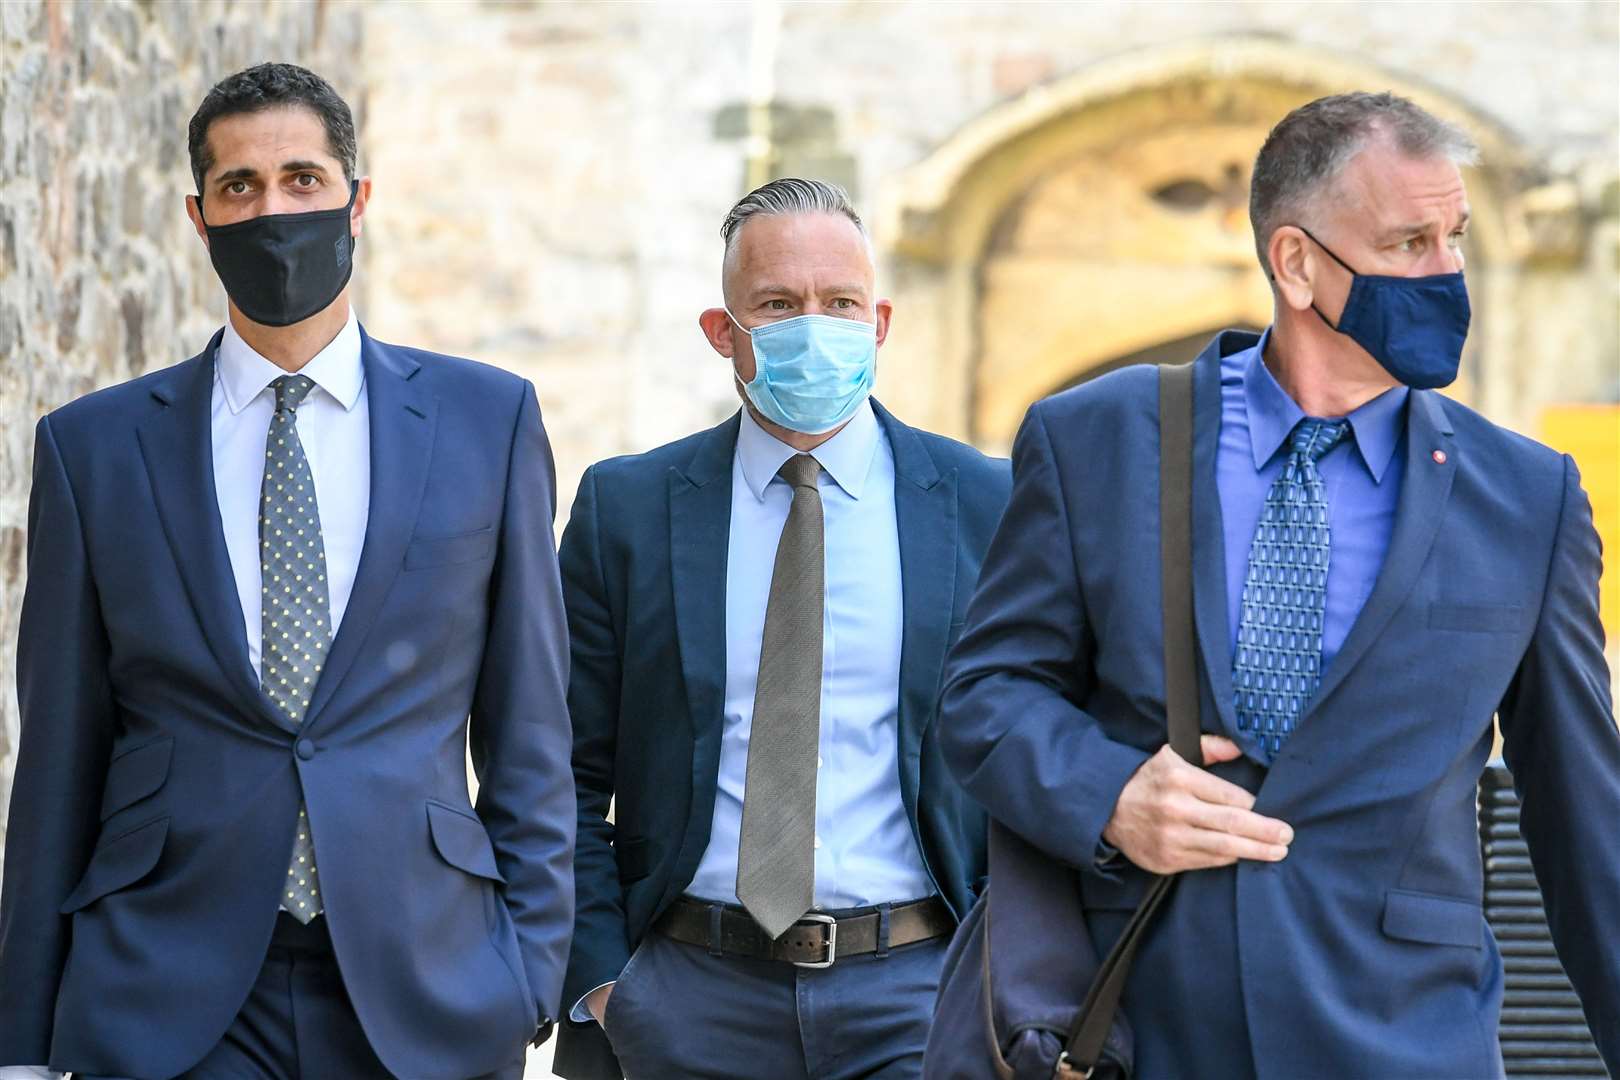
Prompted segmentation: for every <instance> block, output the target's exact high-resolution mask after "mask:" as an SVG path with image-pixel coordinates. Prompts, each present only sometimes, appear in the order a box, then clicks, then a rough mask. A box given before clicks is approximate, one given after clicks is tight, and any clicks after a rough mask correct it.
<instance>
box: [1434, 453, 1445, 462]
mask: <svg viewBox="0 0 1620 1080" xmlns="http://www.w3.org/2000/svg"><path fill="white" fill-rule="evenodd" d="M1433 457H1434V463H1435V464H1436V465H1444V464H1445V463H1446V452H1445V451H1444V450H1436V451H1435V452H1434V455H1433Z"/></svg>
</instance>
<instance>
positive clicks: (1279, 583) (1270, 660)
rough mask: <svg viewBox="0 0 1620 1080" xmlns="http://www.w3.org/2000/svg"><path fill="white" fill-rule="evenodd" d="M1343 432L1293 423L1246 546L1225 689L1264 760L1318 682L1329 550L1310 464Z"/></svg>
mask: <svg viewBox="0 0 1620 1080" xmlns="http://www.w3.org/2000/svg"><path fill="white" fill-rule="evenodd" d="M1349 430H1350V424H1349V422H1348V421H1345V420H1314V419H1311V418H1309V417H1307V418H1306V419H1304V420H1301V421H1300V422H1299V425H1298V426H1297V427H1295V428H1294V433H1293V435H1292V436H1291V437H1290V439H1289V454H1288V460H1287V461H1286V462H1284V463H1283V471H1282V474H1281V475H1280V476H1278V477H1277V479H1276V481H1275V482H1274V483H1273V484H1272V485H1271V490H1270V491H1269V492H1267V493H1266V505H1265V509H1264V510H1262V511H1261V513H1260V524H1259V525H1258V526H1256V528H1255V530H1254V541H1253V543H1251V544H1250V545H1249V571H1248V575H1247V576H1246V577H1245V578H1244V580H1243V615H1242V617H1241V619H1240V620H1239V621H1238V643H1237V656H1236V658H1235V662H1234V663H1233V665H1232V690H1233V694H1234V698H1235V700H1234V705H1235V707H1236V710H1237V722H1238V728H1239V729H1240V730H1242V731H1243V732H1245V733H1246V734H1249V735H1250V736H1252V737H1253V738H1255V739H1257V740H1258V742H1259V744H1260V749H1261V750H1262V751H1263V752H1264V753H1265V755H1266V757H1267V759H1268V760H1270V759H1274V758H1275V757H1276V756H1277V752H1278V751H1279V750H1281V749H1282V744H1283V742H1284V741H1285V740H1286V739H1287V738H1288V736H1289V735H1290V734H1291V733H1292V732H1293V730H1294V724H1295V723H1296V722H1298V720H1299V714H1300V712H1301V710H1302V709H1303V708H1304V706H1305V703H1306V702H1307V701H1309V700H1310V699H1311V695H1312V694H1314V693H1315V692H1316V687H1317V684H1318V683H1319V682H1320V681H1321V678H1322V617H1323V612H1324V610H1325V609H1326V600H1327V574H1328V557H1329V555H1330V553H1331V545H1330V541H1329V535H1328V505H1327V494H1326V492H1325V491H1324V490H1323V486H1322V477H1321V474H1319V473H1318V472H1317V471H1316V463H1317V461H1318V460H1320V459H1321V457H1322V455H1323V454H1325V453H1327V452H1328V451H1329V450H1331V449H1333V448H1334V447H1335V446H1336V445H1338V443H1339V440H1340V439H1343V438H1344V436H1345V433H1346V432H1348V431H1349Z"/></svg>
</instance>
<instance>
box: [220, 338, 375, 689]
mask: <svg viewBox="0 0 1620 1080" xmlns="http://www.w3.org/2000/svg"><path fill="white" fill-rule="evenodd" d="M285 374H287V372H286V371H284V370H282V369H281V368H279V367H277V366H276V365H275V364H273V363H271V362H270V361H269V360H266V359H265V358H264V357H262V356H260V355H259V354H258V353H256V352H254V351H253V348H252V346H250V345H249V344H248V343H247V342H245V341H243V340H242V338H241V335H239V334H238V333H237V332H236V329H235V328H234V327H232V326H231V324H230V323H226V324H225V336H224V337H223V338H222V339H221V340H220V343H219V356H218V362H217V363H216V364H215V365H214V392H213V402H212V407H213V423H212V431H213V443H214V493H215V496H216V498H217V499H218V500H219V517H220V523H221V524H222V525H223V526H224V529H225V549H226V551H228V552H229V553H230V557H231V573H232V575H233V576H234V577H235V578H236V594H237V596H238V597H239V598H240V599H241V601H242V621H243V624H244V629H246V630H247V643H248V659H249V660H250V661H251V662H252V664H253V670H254V671H258V672H260V674H261V675H262V674H263V672H262V670H261V667H260V645H261V643H260V637H261V635H262V633H263V622H262V615H261V609H260V603H261V592H260V589H261V585H260V582H259V499H260V497H261V494H262V493H261V490H260V489H261V485H262V484H263V481H264V452H265V451H264V442H265V437H266V436H267V435H268V434H269V432H270V419H271V417H273V416H274V415H275V412H276V392H275V391H274V390H272V389H271V388H270V384H271V383H272V382H274V381H275V380H276V379H279V378H280V377H281V376H283V375H285ZM298 374H300V375H307V376H308V377H309V378H310V379H311V380H312V381H313V382H314V383H315V389H314V390H311V391H310V393H309V397H307V398H305V399H304V403H303V404H302V405H300V406H298V412H297V414H296V415H297V424H298V441H299V442H300V443H302V444H303V447H304V457H305V458H306V459H307V460H308V461H309V471H310V473H311V474H312V475H313V476H314V478H315V505H316V507H317V508H318V509H319V511H320V515H321V542H322V543H323V544H324V545H325V547H326V566H327V572H326V586H327V597H328V600H329V602H330V604H331V608H332V621H331V623H330V624H329V625H330V626H331V627H332V632H333V633H334V634H336V633H337V628H338V625H339V624H340V623H341V622H342V621H343V612H344V610H345V609H347V608H348V606H349V593H350V592H351V591H352V590H353V589H354V575H355V571H356V570H358V569H359V567H360V548H361V546H362V545H364V543H365V539H366V519H367V517H368V515H369V514H370V512H371V411H370V409H369V408H368V407H367V403H366V393H365V389H366V386H365V381H366V380H365V368H364V367H363V366H362V364H361V362H360V324H359V323H358V322H356V321H355V317H354V313H353V312H352V311H351V312H350V313H349V321H348V322H347V323H345V324H344V325H343V329H342V330H340V331H338V335H337V337H335V338H333V339H332V341H331V343H330V344H328V345H327V346H326V348H324V349H322V350H321V351H320V352H318V353H316V354H315V356H314V358H313V359H311V360H310V362H309V363H307V364H305V365H304V366H303V367H302V368H300V369H299V371H298Z"/></svg>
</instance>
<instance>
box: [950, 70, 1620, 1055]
mask: <svg viewBox="0 0 1620 1080" xmlns="http://www.w3.org/2000/svg"><path fill="white" fill-rule="evenodd" d="M1475 153H1476V152H1475V150H1474V147H1473V144H1472V142H1471V141H1470V140H1469V139H1468V137H1467V136H1466V135H1465V134H1464V133H1463V132H1461V131H1460V130H1458V129H1456V128H1455V127H1453V126H1451V125H1449V124H1446V123H1444V122H1442V121H1440V120H1438V119H1436V118H1435V117H1433V116H1431V115H1429V114H1428V113H1427V112H1425V111H1423V110H1422V109H1420V108H1418V107H1417V106H1415V105H1413V104H1412V103H1411V102H1409V101H1406V100H1404V99H1401V98H1398V97H1394V96H1392V95H1389V94H1366V93H1352V94H1343V95H1338V96H1334V97H1329V98H1324V99H1322V100H1319V101H1315V102H1312V103H1310V104H1308V105H1305V106H1302V107H1301V108H1299V109H1297V110H1295V111H1294V112H1292V113H1290V114H1289V115H1288V116H1287V117H1285V118H1284V119H1283V120H1282V121H1281V122H1280V123H1279V124H1278V125H1277V126H1276V128H1274V129H1273V130H1272V132H1271V134H1270V136H1269V138H1268V139H1267V141H1266V143H1265V145H1264V147H1263V148H1262V149H1261V151H1260V154H1259V157H1258V159H1257V161H1256V163H1255V170H1254V180H1253V192H1252V197H1251V203H1250V216H1251V219H1252V221H1253V225H1254V230H1255V237H1256V242H1257V248H1258V252H1259V255H1260V260H1261V263H1262V265H1263V266H1264V267H1265V268H1266V270H1267V272H1268V273H1269V275H1270V277H1271V280H1272V282H1273V292H1274V297H1275V319H1274V322H1273V324H1272V327H1271V328H1270V330H1268V331H1267V332H1266V333H1265V334H1263V335H1260V336H1259V337H1256V336H1255V335H1252V334H1244V333H1237V332H1227V333H1223V334H1221V335H1220V336H1218V337H1217V338H1216V339H1215V340H1214V341H1213V342H1211V344H1210V345H1209V347H1208V348H1207V349H1205V351H1204V352H1203V354H1202V355H1200V356H1199V357H1198V358H1197V360H1196V361H1195V362H1194V364H1193V372H1192V383H1193V406H1192V415H1193V421H1192V432H1191V445H1192V481H1191V488H1192V492H1191V519H1190V520H1191V534H1192V562H1193V566H1192V574H1191V577H1192V585H1191V592H1192V609H1193V612H1194V617H1193V622H1194V623H1195V626H1194V628H1193V631H1194V632H1195V634H1196V642H1197V647H1196V651H1197V660H1198V667H1199V671H1198V676H1197V680H1196V683H1197V685H1196V686H1195V687H1193V688H1191V693H1193V694H1195V695H1196V697H1197V702H1198V708H1197V712H1198V719H1199V720H1200V721H1201V724H1202V731H1203V735H1202V752H1203V758H1204V760H1203V765H1204V766H1206V768H1202V769H1201V768H1198V767H1196V766H1194V765H1193V764H1190V763H1188V762H1186V761H1184V760H1182V759H1181V758H1180V757H1178V756H1177V754H1176V753H1174V752H1173V751H1172V750H1171V749H1170V748H1169V747H1168V746H1166V745H1165V734H1166V706H1165V700H1166V693H1165V684H1166V665H1165V663H1164V661H1163V654H1162V653H1161V651H1160V648H1159V644H1160V641H1161V636H1162V635H1163V633H1164V616H1163V614H1162V611H1163V608H1162V607H1161V595H1160V592H1159V590H1158V589H1156V588H1154V587H1153V583H1156V582H1159V581H1160V580H1161V576H1160V566H1159V560H1160V549H1159V546H1158V545H1157V544H1154V543H1151V542H1149V543H1146V544H1144V543H1143V542H1142V538H1143V537H1158V536H1160V535H1161V521H1160V512H1159V506H1160V502H1159V468H1160V461H1159V455H1160V448H1161V446H1163V445H1164V442H1163V441H1161V433H1160V429H1159V424H1158V416H1159V409H1158V393H1159V391H1158V374H1157V372H1155V371H1154V370H1153V369H1152V368H1145V367H1139V368H1131V369H1127V370H1124V371H1120V372H1117V373H1114V374H1110V375H1106V376H1104V377H1102V378H1099V379H1097V380H1094V381H1092V382H1090V383H1087V384H1085V385H1083V386H1081V387H1077V388H1075V389H1073V390H1070V391H1067V392H1065V393H1063V394H1060V395H1058V396H1056V397H1054V398H1051V399H1049V400H1047V401H1043V402H1039V403H1037V404H1036V405H1035V406H1034V407H1033V408H1032V409H1031V410H1030V413H1029V416H1028V418H1027V419H1026V421H1025V423H1024V427H1023V430H1022V431H1021V433H1020V435H1019V437H1018V441H1017V444H1016V447H1015V449H1014V454H1013V468H1014V481H1013V494H1012V499H1011V502H1010V504H1009V506H1008V509H1007V513H1006V516H1005V517H1004V518H1003V520H1002V526H1001V529H1000V532H999V533H998V535H997V538H996V540H995V541H994V542H993V543H992V545H991V548H990V552H989V554H988V555H987V556H986V558H985V564H984V569H983V571H982V573H981V575H980V579H979V587H978V591H977V593H976V594H975V597H974V600H973V604H972V607H971V608H970V610H969V612H968V618H967V625H966V627H965V629H964V632H963V635H962V638H961V641H960V643H959V644H958V646H957V647H956V649H955V650H954V651H953V653H952V655H951V658H950V660H949V662H948V664H947V668H946V674H945V689H944V692H943V700H942V703H941V715H940V720H939V725H940V734H941V738H942V740H943V743H944V747H945V751H946V756H947V760H948V761H949V762H950V764H951V766H952V768H953V769H954V770H955V772H956V773H957V775H958V777H959V778H960V779H961V780H962V782H963V784H964V786H966V787H967V789H968V791H969V792H970V793H971V794H972V795H974V796H975V797H976V798H978V799H979V800H980V801H981V802H982V803H984V805H985V806H986V808H987V809H988V810H989V812H990V814H991V816H992V817H994V818H996V819H997V820H999V821H1001V822H1003V823H1004V824H1005V825H1007V826H1008V827H1009V828H1011V829H1012V830H1013V831H1015V832H1017V833H1018V834H1020V835H1021V836H1022V837H1024V838H1025V839H1026V840H1028V841H1029V842H1030V843H1031V844H1033V845H1034V846H1035V847H1037V848H1039V849H1041V850H1043V851H1044V852H1045V853H1047V854H1049V855H1050V856H1051V857H1052V858H1054V859H1058V860H1061V861H1062V862H1063V863H1065V864H1067V865H1069V866H1071V867H1073V868H1075V869H1076V870H1077V871H1078V872H1077V874H1076V880H1077V881H1078V882H1079V884H1080V891H1081V901H1082V906H1083V908H1084V909H1085V919H1086V923H1087V926H1088V929H1089V931H1090V935H1091V937H1092V942H1091V944H1092V946H1093V948H1094V950H1095V953H1096V956H1097V957H1100V956H1103V955H1105V954H1106V953H1107V951H1108V949H1109V948H1110V946H1111V945H1112V944H1113V943H1114V941H1116V940H1117V939H1119V937H1120V935H1121V933H1122V931H1123V930H1124V928H1125V926H1126V923H1127V920H1128V919H1129V918H1130V916H1131V914H1132V912H1133V910H1134V909H1135V907H1136V905H1137V903H1138V902H1139V900H1140V899H1141V898H1142V897H1143V895H1144V894H1145V893H1146V892H1147V891H1148V889H1149V886H1150V882H1151V881H1152V879H1153V876H1154V875H1161V874H1172V873H1173V874H1178V875H1179V880H1178V881H1177V882H1176V884H1175V889H1174V891H1173V892H1171V893H1170V894H1169V896H1168V899H1167V900H1166V901H1165V902H1164V904H1163V906H1162V907H1161V908H1160V909H1159V910H1158V913H1157V916H1156V921H1155V922H1154V923H1152V924H1151V926H1150V928H1149V929H1148V931H1147V933H1146V935H1145V937H1143V938H1142V939H1141V943H1140V947H1139V951H1138V952H1137V953H1136V956H1135V962H1134V965H1133V966H1132V967H1131V968H1130V974H1129V979H1128V982H1127V983H1126V984H1125V988H1124V993H1123V998H1122V1003H1121V1011H1122V1013H1123V1015H1124V1018H1125V1019H1126V1020H1127V1021H1128V1026H1129V1029H1130V1032H1131V1034H1132V1035H1133V1036H1134V1069H1135V1071H1134V1075H1135V1077H1136V1078H1137V1080H1159V1078H1167V1077H1186V1076H1198V1077H1203V1078H1217V1080H1220V1078H1232V1080H1240V1078H1241V1080H1248V1078H1251V1077H1260V1076H1264V1077H1312V1076H1345V1077H1349V1076H1355V1077H1370V1076H1387V1077H1395V1076H1401V1077H1415V1076H1466V1077H1481V1078H1483V1077H1492V1076H1501V1075H1502V1073H1503V1061H1502V1055H1501V1051H1500V1049H1499V1047H1498V1043H1497V1026H1498V1016H1499V1013H1500V1008H1501V1001H1502V993H1503V968H1502V961H1501V958H1500V955H1499V952H1498V949H1497V946H1496V943H1495V941H1494V940H1493V938H1492V936H1491V932H1490V930H1489V929H1488V928H1487V926H1486V924H1485V921H1484V918H1483V915H1482V911H1481V891H1482V875H1481V868H1480V861H1479V848H1478V834H1477V831H1476V829H1477V825H1476V817H1475V790H1476V789H1475V785H1476V783H1477V782H1478V779H1479V776H1480V773H1481V770H1482V768H1483V766H1484V765H1485V762H1486V759H1487V757H1488V756H1489V754H1490V752H1491V748H1492V742H1493V730H1492V719H1493V716H1499V717H1500V719H1501V735H1502V740H1503V750H1504V754H1505V757H1506V760H1507V764H1508V765H1509V766H1510V768H1511V769H1512V771H1513V775H1514V779H1515V783H1516V785H1517V787H1518V792H1519V795H1520V797H1521V799H1522V828H1523V831H1524V834H1525V838H1526V840H1527V841H1528V843H1529V847H1530V852H1531V857H1532V861H1533V863H1534V867H1535V872H1536V877H1537V880H1538V882H1539V884H1540V886H1541V890H1542V893H1543V894H1544V897H1545V900H1546V909H1547V912H1548V914H1549V920H1550V923H1551V927H1552V933H1553V938H1554V941H1555V942H1556V944H1557V946H1558V952H1559V957H1560V959H1561V960H1562V961H1563V963H1564V966H1565V967H1566V968H1567V969H1568V972H1569V975H1570V978H1571V980H1572V982H1573V983H1574V985H1575V988H1576V990H1577V991H1578V993H1579V994H1580V997H1581V1002H1582V1005H1583V1006H1584V1008H1585V1010H1586V1016H1587V1019H1588V1021H1589V1024H1590V1027H1591V1030H1592V1033H1593V1034H1594V1036H1595V1037H1596V1039H1597V1042H1598V1046H1599V1049H1600V1051H1601V1052H1602V1054H1603V1055H1604V1058H1605V1060H1606V1061H1607V1062H1608V1065H1609V1068H1610V1069H1611V1070H1616V1069H1620V935H1617V934H1616V933H1615V931H1614V928H1615V926H1616V925H1617V924H1620V831H1617V830H1616V829H1615V828H1614V827H1613V825H1612V823H1613V822H1615V821H1617V820H1620V735H1617V733H1616V729H1615V721H1614V713H1613V707H1612V704H1611V702H1610V699H1609V681H1610V676H1609V672H1608V671H1607V668H1606V665H1605V662H1604V658H1603V632H1602V629H1601V627H1600V625H1599V622H1598V608H1597V584H1598V576H1599V572H1600V569H1601V564H1600V556H1599V548H1598V538H1597V535H1596V533H1595V531H1594V529H1593V527H1592V515H1591V510H1590V507H1589V505H1588V502H1587V499H1586V496H1585V494H1584V493H1583V492H1582V490H1581V487H1580V482H1579V477H1578V476H1577V474H1576V470H1575V465H1574V462H1573V461H1571V460H1570V459H1569V458H1567V457H1563V456H1560V455H1558V454H1556V453H1553V452H1552V451H1550V450H1548V449H1547V448H1545V447H1542V446H1539V445H1537V444H1535V443H1532V442H1530V441H1529V440H1527V439H1523V438H1521V437H1519V436H1517V435H1513V434H1511V433H1509V432H1506V431H1504V430H1502V429H1500V428H1498V427H1496V426H1494V425H1492V424H1491V423H1489V422H1488V421H1486V420H1485V419H1483V418H1482V417H1480V416H1478V415H1477V414H1475V413H1474V412H1471V411H1470V410H1468V409H1466V408H1464V407H1462V406H1461V405H1458V404H1457V403H1456V402H1454V401H1451V400H1448V399H1446V398H1444V397H1441V396H1440V395H1438V394H1436V393H1434V391H1433V389H1432V388H1435V387H1441V386H1444V385H1446V384H1448V383H1450V382H1451V381H1452V380H1453V379H1455V378H1456V375H1457V371H1458V366H1459V362H1460V359H1461V354H1462V348H1463V341H1464V338H1465V336H1466V334H1467V329H1468V319H1469V310H1468V296H1467V290H1466V286H1465V285H1464V281H1463V276H1462V264H1463V260H1462V252H1461V246H1462V237H1463V234H1464V231H1465V229H1466V228H1467V224H1468V216H1469V213H1468V201H1467V196H1466V193H1465V191H1464V187H1463V181H1462V176H1461V174H1460V172H1459V170H1458V163H1459V162H1461V163H1468V162H1471V161H1472V160H1473V158H1474V156H1475ZM1183 513H1185V511H1183ZM1179 516H1180V515H1179V514H1178V517H1179ZM1165 535H1169V529H1168V528H1167V529H1166V532H1165ZM1054 551H1061V552H1063V553H1064V557H1054V556H1053V554H1052V553H1053V552H1054ZM1071 553H1072V557H1068V556H1069V555H1070V554H1071ZM1144 643H1148V644H1147V645H1146V646H1144ZM1032 933H1033V928H1032ZM1090 959H1091V960H1092V961H1093V962H1094V961H1095V957H1092V958H1090ZM946 998H949V995H948V994H947V995H946ZM942 1000H945V999H942ZM1078 1004H1079V1002H1078V1001H1076V1002H1073V1003H1072V1005H1074V1006H1078ZM975 1007H978V1003H975ZM945 1028H946V1025H945V1024H944V1023H943V1021H942V1022H939V1023H936V1025H935V1031H936V1032H940V1031H943V1030H945ZM1121 1030H1122V1029H1121ZM1129 1041H1130V1040H1122V1041H1121V1042H1119V1043H1117V1044H1116V1045H1115V1047H1114V1050H1113V1051H1111V1055H1112V1056H1111V1057H1110V1058H1109V1060H1110V1061H1111V1062H1112V1063H1113V1064H1114V1065H1116V1066H1117V1065H1121V1064H1125V1063H1124V1062H1121V1061H1119V1060H1117V1059H1118V1058H1119V1057H1120V1056H1121V1047H1123V1046H1125V1045H1126V1043H1128V1042H1129ZM1127 1056H1128V1055H1127ZM929 1060H930V1064H933V1062H934V1061H935V1058H934V1057H933V1056H932V1050H931V1051H930V1059H929ZM949 1064H950V1063H949V1062H948V1061H943V1060H942V1061H940V1066H941V1067H940V1069H939V1070H937V1071H936V1072H935V1073H934V1075H937V1076H939V1077H946V1076H954V1075H960V1074H956V1073H952V1072H951V1071H950V1069H949ZM1080 1064H1081V1065H1082V1066H1088V1065H1090V1064H1091V1063H1090V1062H1082V1063H1080ZM1099 1075H1109V1076H1113V1075H1117V1073H1111V1072H1108V1071H1106V1070H1105V1071H1104V1072H1103V1073H1101V1074H1099Z"/></svg>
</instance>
